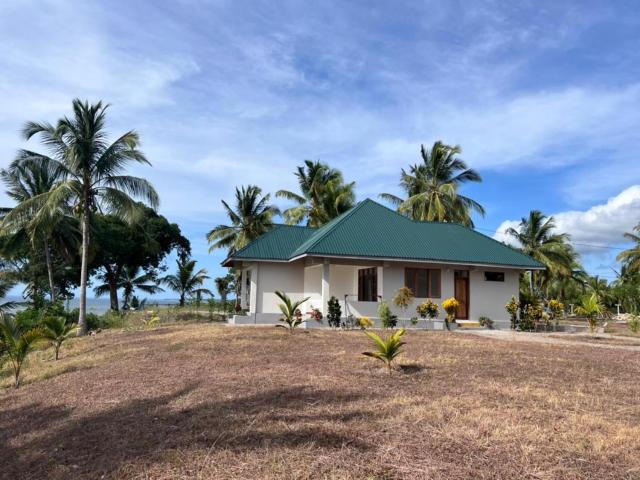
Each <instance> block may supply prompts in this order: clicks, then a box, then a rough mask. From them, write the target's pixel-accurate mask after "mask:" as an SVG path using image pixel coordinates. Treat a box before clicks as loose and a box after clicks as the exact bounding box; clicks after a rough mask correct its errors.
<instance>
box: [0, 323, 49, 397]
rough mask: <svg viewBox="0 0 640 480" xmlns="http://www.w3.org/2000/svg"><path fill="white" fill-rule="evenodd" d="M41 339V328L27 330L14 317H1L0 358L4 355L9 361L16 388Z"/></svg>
mask: <svg viewBox="0 0 640 480" xmlns="http://www.w3.org/2000/svg"><path fill="white" fill-rule="evenodd" d="M41 339H42V331H41V330H40V329H39V328H32V329H29V330H25V329H24V328H22V327H21V326H20V325H19V324H18V323H17V322H16V320H15V318H14V317H13V316H12V315H6V314H5V315H2V316H1V317H0V357H2V356H3V355H4V356H6V357H7V358H8V359H9V363H10V364H11V368H12V369H13V379H14V381H13V385H14V387H16V388H18V386H19V385H20V372H21V370H22V365H23V364H24V361H25V360H26V358H27V355H29V352H31V350H32V349H33V347H34V346H35V344H36V342H38V341H39V340H41Z"/></svg>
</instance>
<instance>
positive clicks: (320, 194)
mask: <svg viewBox="0 0 640 480" xmlns="http://www.w3.org/2000/svg"><path fill="white" fill-rule="evenodd" d="M295 175H296V177H298V184H299V185H300V193H299V194H298V193H295V192H291V191H289V190H278V191H277V192H276V197H282V198H286V199H287V200H292V201H294V202H296V203H297V206H295V207H292V208H289V209H287V210H285V211H284V212H283V215H284V218H285V221H286V222H287V223H288V224H290V225H297V224H299V223H300V222H303V221H305V220H306V223H307V225H308V226H310V227H319V226H321V225H324V224H325V223H327V222H328V221H330V220H331V219H333V218H335V217H337V216H338V215H340V214H342V213H344V212H346V211H347V210H349V209H350V208H351V207H353V204H354V202H355V194H354V193H353V188H354V186H355V182H351V183H347V184H345V183H344V179H343V178H342V173H341V172H340V170H336V169H334V168H330V167H329V165H327V164H326V163H323V162H320V161H315V162H314V161H311V160H305V161H304V165H302V166H300V167H298V168H297V171H296V172H295Z"/></svg>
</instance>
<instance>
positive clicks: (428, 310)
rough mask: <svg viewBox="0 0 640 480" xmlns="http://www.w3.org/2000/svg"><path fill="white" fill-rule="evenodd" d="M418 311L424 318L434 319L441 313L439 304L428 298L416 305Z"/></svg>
mask: <svg viewBox="0 0 640 480" xmlns="http://www.w3.org/2000/svg"><path fill="white" fill-rule="evenodd" d="M416 312H417V313H418V315H420V317H422V318H430V319H434V318H436V317H437V316H438V313H439V309H438V304H437V303H434V302H432V301H431V299H427V300H426V301H425V302H422V303H421V304H420V305H418V306H417V307H416Z"/></svg>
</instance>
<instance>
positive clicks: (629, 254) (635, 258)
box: [617, 223, 640, 273]
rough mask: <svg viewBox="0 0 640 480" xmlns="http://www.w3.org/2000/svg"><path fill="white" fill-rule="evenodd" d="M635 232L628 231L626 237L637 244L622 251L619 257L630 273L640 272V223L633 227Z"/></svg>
mask: <svg viewBox="0 0 640 480" xmlns="http://www.w3.org/2000/svg"><path fill="white" fill-rule="evenodd" d="M633 231H634V232H635V233H631V232H627V233H625V234H624V237H625V238H627V239H628V240H631V241H632V242H633V243H635V245H634V246H633V247H631V248H629V249H627V250H624V251H622V252H620V254H619V255H618V257H617V260H618V261H619V262H622V263H624V264H625V265H626V267H627V269H628V271H629V273H635V272H640V223H639V224H638V225H636V226H635V227H634V228H633Z"/></svg>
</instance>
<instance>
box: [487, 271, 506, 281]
mask: <svg viewBox="0 0 640 480" xmlns="http://www.w3.org/2000/svg"><path fill="white" fill-rule="evenodd" d="M492 275H495V276H496V278H488V277H489V276H492ZM504 280H505V273H504V272H496V271H493V270H485V271H484V281H485V282H492V283H504Z"/></svg>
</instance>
